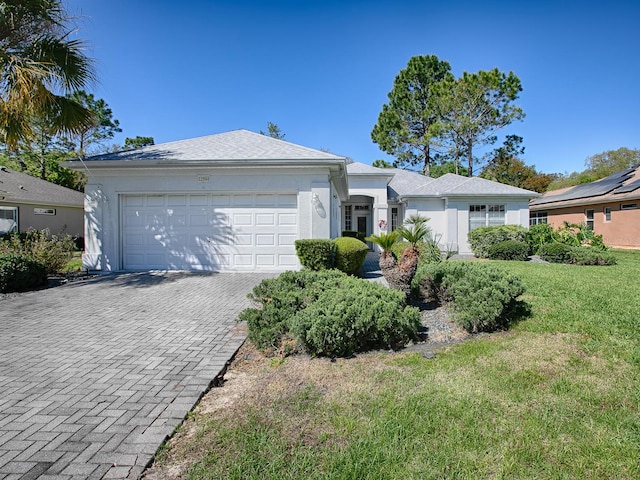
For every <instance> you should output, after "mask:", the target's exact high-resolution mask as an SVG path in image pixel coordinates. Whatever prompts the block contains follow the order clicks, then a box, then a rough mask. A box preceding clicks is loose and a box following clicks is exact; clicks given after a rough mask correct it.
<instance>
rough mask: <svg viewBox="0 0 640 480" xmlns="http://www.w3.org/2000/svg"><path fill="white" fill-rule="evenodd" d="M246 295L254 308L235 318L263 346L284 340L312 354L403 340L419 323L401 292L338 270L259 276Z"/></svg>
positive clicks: (341, 352)
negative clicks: (251, 289)
mask: <svg viewBox="0 0 640 480" xmlns="http://www.w3.org/2000/svg"><path fill="white" fill-rule="evenodd" d="M248 297H249V299H250V300H252V301H253V302H255V303H256V307H255V308H248V309H246V310H244V311H243V312H242V313H241V314H240V316H239V317H238V320H239V321H246V322H247V328H248V336H249V339H250V340H251V341H252V342H253V343H254V344H255V345H256V346H257V347H258V348H260V349H262V350H266V351H273V350H279V349H282V348H283V347H284V346H286V345H288V346H289V348H292V349H294V350H295V349H303V350H305V351H307V352H309V353H310V354H312V355H323V356H330V357H333V356H348V355H351V354H353V353H356V352H361V351H366V350H370V349H375V348H393V347H396V346H400V345H404V344H405V343H406V342H408V341H409V340H411V339H413V338H415V336H416V334H417V329H418V326H419V325H420V313H419V311H418V309H416V308H414V307H407V306H406V305H405V297H404V295H403V294H402V292H399V291H396V290H391V289H389V288H387V287H385V286H383V285H380V284H377V283H374V282H369V281H366V280H361V279H358V278H354V277H351V276H348V275H346V274H343V273H341V272H338V271H336V270H326V271H318V272H315V271H311V270H302V271H299V272H285V273H283V274H281V275H280V276H279V277H278V278H274V279H267V280H263V281H262V282H261V283H260V284H259V285H257V286H256V287H255V288H254V289H253V293H251V294H249V296H248ZM291 345H293V346H291Z"/></svg>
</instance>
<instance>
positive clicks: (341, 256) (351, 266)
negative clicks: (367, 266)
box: [333, 237, 369, 276]
mask: <svg viewBox="0 0 640 480" xmlns="http://www.w3.org/2000/svg"><path fill="white" fill-rule="evenodd" d="M333 243H335V245H336V257H335V258H336V263H335V265H336V268H337V269H338V270H340V271H341V272H344V273H347V274H349V275H356V276H357V275H360V272H361V271H362V265H364V260H365V258H366V257H367V252H369V247H367V244H366V243H364V242H361V241H360V240H358V239H357V238H352V237H340V238H336V239H335V240H334V241H333Z"/></svg>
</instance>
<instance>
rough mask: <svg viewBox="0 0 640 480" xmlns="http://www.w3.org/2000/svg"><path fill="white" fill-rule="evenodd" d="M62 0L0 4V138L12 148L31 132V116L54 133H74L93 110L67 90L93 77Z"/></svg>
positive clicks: (19, 0) (18, 0)
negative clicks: (45, 124)
mask: <svg viewBox="0 0 640 480" xmlns="http://www.w3.org/2000/svg"><path fill="white" fill-rule="evenodd" d="M68 21H69V17H68V16H67V14H66V12H65V10H64V9H63V7H62V5H61V2H60V0H3V1H2V2H1V3H0V141H2V142H4V143H6V144H7V146H8V147H9V148H11V149H13V148H15V147H16V145H17V144H18V142H19V141H21V140H28V139H29V138H31V137H32V136H33V131H32V127H31V120H32V119H34V118H36V119H39V120H43V121H45V122H47V123H48V124H49V125H51V129H52V131H54V132H76V131H77V130H78V129H79V128H80V127H82V126H84V125H87V124H88V123H90V122H91V120H92V118H91V112H90V111H89V110H87V109H86V108H84V107H83V106H82V105H80V104H79V103H78V102H76V101H74V100H73V99H71V98H67V97H66V96H65V95H66V94H68V93H73V92H75V91H77V90H80V89H83V88H85V87H86V86H87V85H88V84H89V83H90V82H91V81H92V80H94V72H93V66H92V61H91V60H90V59H89V58H88V57H86V56H85V55H84V53H82V47H83V44H82V42H81V41H79V40H73V39H70V36H71V34H72V31H71V30H70V29H69V28H68V27H67V26H66V24H67V23H68Z"/></svg>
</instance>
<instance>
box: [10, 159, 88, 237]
mask: <svg viewBox="0 0 640 480" xmlns="http://www.w3.org/2000/svg"><path fill="white" fill-rule="evenodd" d="M83 206H84V195H83V194H82V193H81V192H76V191H75V190H71V189H69V188H65V187H61V186H60V185H56V184H54V183H50V182H47V181H45V180H41V179H39V178H36V177H33V176H31V175H27V174H26V173H20V172H15V171H13V170H10V169H8V168H6V167H3V166H0V234H2V233H6V232H11V231H20V232H24V231H27V230H29V229H31V228H33V229H36V230H42V229H45V228H48V229H49V230H50V231H51V233H52V234H60V233H68V234H70V235H78V236H82V235H83V232H84V208H83Z"/></svg>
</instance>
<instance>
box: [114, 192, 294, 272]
mask: <svg viewBox="0 0 640 480" xmlns="http://www.w3.org/2000/svg"><path fill="white" fill-rule="evenodd" d="M120 205H121V221H122V226H121V232H122V250H121V251H122V257H121V258H122V269H124V270H201V271H260V270H264V271H274V270H287V269H293V268H296V267H298V260H297V257H296V253H295V245H294V241H295V240H296V239H297V238H298V217H299V216H298V207H297V195H296V194H288V193H261V194H235V195H233V194H230V195H221V194H197V193H196V194H179V193H174V194H168V195H149V194H147V195H121V196H120Z"/></svg>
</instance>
